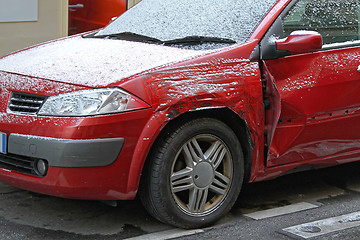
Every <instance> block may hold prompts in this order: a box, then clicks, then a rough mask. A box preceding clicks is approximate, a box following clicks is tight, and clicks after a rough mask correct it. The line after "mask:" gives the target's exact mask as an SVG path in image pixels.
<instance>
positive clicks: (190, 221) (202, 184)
mask: <svg viewBox="0 0 360 240" xmlns="http://www.w3.org/2000/svg"><path fill="white" fill-rule="evenodd" d="M243 176H244V160H243V154H242V150H241V146H240V143H239V141H238V139H237V137H236V135H235V134H234V132H233V131H232V130H231V129H230V128H229V127H228V126H227V125H226V124H224V123H223V122H221V121H218V120H216V119H210V118H204V119H197V120H192V121H190V122H187V123H184V124H181V125H178V126H177V127H175V128H173V129H172V131H170V132H168V134H165V135H164V136H163V137H162V138H161V139H160V141H158V142H157V145H156V146H155V151H154V153H153V155H152V157H151V159H150V163H149V166H148V168H147V172H146V174H145V176H144V177H145V179H143V181H142V184H143V186H142V189H141V195H140V197H141V199H142V202H143V204H144V206H145V208H146V209H147V210H148V211H149V212H150V213H151V214H152V215H153V216H154V217H156V218H157V219H159V220H160V221H162V222H165V223H168V224H171V225H174V226H176V227H182V228H198V227H204V226H207V225H209V224H211V223H213V222H215V221H216V220H218V219H219V218H221V217H222V216H223V215H224V214H226V213H227V212H228V211H229V210H230V209H231V207H232V206H233V204H234V203H235V201H236V199H237V196H238V194H239V192H240V189H241V185H242V182H243Z"/></svg>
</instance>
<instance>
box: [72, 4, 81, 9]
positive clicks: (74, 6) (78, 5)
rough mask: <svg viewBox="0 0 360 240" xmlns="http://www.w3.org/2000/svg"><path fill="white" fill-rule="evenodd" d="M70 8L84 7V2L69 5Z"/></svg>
mask: <svg viewBox="0 0 360 240" xmlns="http://www.w3.org/2000/svg"><path fill="white" fill-rule="evenodd" d="M69 8H84V4H76V5H69Z"/></svg>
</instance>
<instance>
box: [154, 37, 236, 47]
mask: <svg viewBox="0 0 360 240" xmlns="http://www.w3.org/2000/svg"><path fill="white" fill-rule="evenodd" d="M158 43H161V44H164V45H173V44H189V45H193V44H203V43H228V44H234V43H236V41H235V40H232V39H228V38H219V37H205V36H188V37H184V38H178V39H173V40H168V41H160V42H158Z"/></svg>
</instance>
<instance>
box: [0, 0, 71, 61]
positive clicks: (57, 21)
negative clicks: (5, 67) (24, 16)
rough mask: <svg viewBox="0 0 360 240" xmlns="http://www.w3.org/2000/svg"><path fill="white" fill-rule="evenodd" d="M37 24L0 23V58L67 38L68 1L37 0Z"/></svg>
mask: <svg viewBox="0 0 360 240" xmlns="http://www.w3.org/2000/svg"><path fill="white" fill-rule="evenodd" d="M38 1H39V3H38V4H39V9H38V14H39V16H38V21H37V22H13V23H0V56H3V55H6V54H8V53H10V52H13V51H16V50H19V49H22V48H25V47H29V46H31V45H34V44H38V43H41V42H45V41H48V40H52V39H56V38H59V37H64V36H67V33H68V0H38Z"/></svg>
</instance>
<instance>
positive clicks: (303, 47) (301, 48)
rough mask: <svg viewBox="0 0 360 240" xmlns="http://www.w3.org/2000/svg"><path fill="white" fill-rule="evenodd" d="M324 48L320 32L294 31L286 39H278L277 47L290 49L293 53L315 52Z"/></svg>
mask: <svg viewBox="0 0 360 240" xmlns="http://www.w3.org/2000/svg"><path fill="white" fill-rule="evenodd" d="M321 48H322V37H321V34H320V33H312V34H309V33H306V34H303V33H292V34H291V35H290V36H289V37H287V38H286V39H285V40H284V41H282V40H280V41H276V49H277V50H282V51H288V52H290V53H291V54H299V53H307V52H315V51H317V50H320V49H321Z"/></svg>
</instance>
